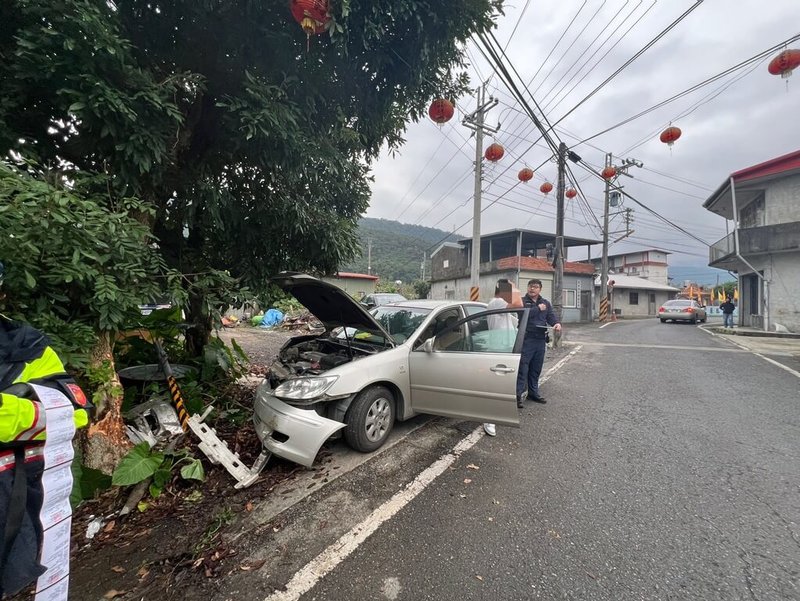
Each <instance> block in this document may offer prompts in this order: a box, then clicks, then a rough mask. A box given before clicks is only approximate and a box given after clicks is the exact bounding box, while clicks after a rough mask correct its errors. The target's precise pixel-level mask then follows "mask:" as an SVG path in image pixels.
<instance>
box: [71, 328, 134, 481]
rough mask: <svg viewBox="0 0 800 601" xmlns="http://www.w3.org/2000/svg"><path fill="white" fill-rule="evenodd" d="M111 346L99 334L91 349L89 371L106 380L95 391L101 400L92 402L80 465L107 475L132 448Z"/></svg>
mask: <svg viewBox="0 0 800 601" xmlns="http://www.w3.org/2000/svg"><path fill="white" fill-rule="evenodd" d="M112 344H113V338H112V334H111V333H110V332H101V333H100V336H99V338H98V341H97V344H96V345H95V348H94V349H92V353H91V356H90V365H91V368H92V369H93V370H96V371H99V372H101V373H103V372H104V373H106V374H107V378H108V380H107V382H104V383H103V384H102V385H101V386H100V388H99V392H101V393H102V398H101V399H99V400H97V402H96V405H97V412H96V415H95V419H94V421H93V422H91V423H90V424H89V428H88V429H87V432H86V437H85V440H84V443H83V463H84V464H85V465H86V466H88V467H91V468H94V469H96V470H100V471H101V472H103V473H104V474H108V475H111V474H112V473H113V471H114V469H115V468H116V467H117V464H118V463H119V461H120V459H122V458H123V457H124V456H125V454H126V453H127V452H128V450H129V449H130V448H131V446H132V445H131V442H130V440H129V439H128V436H127V435H126V433H125V424H124V423H123V421H122V400H123V390H122V385H121V384H120V381H119V377H118V376H117V372H116V370H115V368H114V355H113V353H112Z"/></svg>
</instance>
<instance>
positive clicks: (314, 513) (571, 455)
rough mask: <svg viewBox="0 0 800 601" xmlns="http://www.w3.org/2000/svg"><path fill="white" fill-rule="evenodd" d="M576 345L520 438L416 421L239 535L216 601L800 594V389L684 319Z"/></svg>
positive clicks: (618, 326)
mask: <svg viewBox="0 0 800 601" xmlns="http://www.w3.org/2000/svg"><path fill="white" fill-rule="evenodd" d="M566 341H567V346H566V347H565V349H564V350H562V351H561V353H560V354H558V353H557V354H556V356H554V357H553V359H551V360H549V361H548V364H547V365H546V367H552V366H553V365H554V363H555V360H557V359H561V358H562V357H569V358H568V359H566V360H565V361H564V362H563V364H562V365H561V366H560V368H559V369H558V371H556V372H555V373H553V374H552V375H551V376H550V377H549V379H548V381H547V382H546V383H545V384H544V385H543V386H542V391H543V393H544V394H545V396H546V397H547V398H548V400H549V401H550V402H549V403H548V404H547V405H530V406H528V407H526V409H525V410H524V415H523V420H522V427H521V428H520V429H518V430H517V429H508V428H498V435H497V437H496V438H488V437H482V436H481V435H480V433H479V431H473V429H474V427H475V425H474V424H468V423H463V422H462V423H455V422H452V421H449V420H432V421H430V422H428V423H426V424H424V425H423V426H422V427H420V428H419V429H418V430H417V431H415V432H412V433H411V434H409V436H408V437H407V438H405V439H404V440H403V441H401V442H400V443H398V444H395V445H394V446H393V447H391V448H390V449H387V450H386V451H385V452H383V453H378V454H376V455H374V456H372V458H371V459H370V460H369V461H367V462H366V463H364V464H363V465H360V466H358V467H356V468H355V469H352V471H350V472H348V473H347V474H346V475H344V476H342V477H340V478H337V479H333V480H332V481H331V482H330V483H329V484H327V485H326V486H324V487H322V488H321V489H317V490H316V492H314V493H313V494H312V495H310V496H308V497H307V498H305V499H304V500H303V501H302V502H299V503H296V504H294V505H293V506H292V507H290V508H289V509H287V510H285V511H283V512H282V513H280V514H278V515H277V516H276V515H269V516H268V517H267V518H265V519H264V520H263V521H262V522H260V523H257V524H245V525H243V526H242V530H241V533H240V534H239V537H240V538H239V543H240V547H241V549H242V553H240V555H239V558H238V561H240V562H242V566H244V567H242V569H241V571H239V570H232V571H231V573H230V574H229V576H228V577H226V578H224V579H222V580H221V581H220V582H219V583H218V584H217V590H216V592H215V593H214V594H211V595H210V596H211V597H213V598H219V599H232V598H236V599H267V598H269V599H276V600H277V599H297V598H301V599H304V600H311V599H318V600H331V601H334V600H336V601H338V600H350V599H359V600H361V599H365V600H369V599H375V600H384V599H389V600H415V601H416V600H423V599H432V600H437V601H446V600H451V599H452V600H458V601H463V600H469V599H509V600H512V599H513V600H515V599H520V600H522V599H609V600H612V599H613V600H615V601H619V600H627V599H631V600H633V599H702V600H712V599H720V600H722V599H724V600H735V599H763V600H767V599H769V600H772V599H781V600H783V599H800V491H799V490H798V482H800V478H799V477H798V476H800V412H798V403H800V378H799V377H798V376H797V375H796V374H794V373H792V372H790V371H787V370H786V369H782V368H781V367H780V366H778V365H776V364H774V363H770V362H768V361H766V360H765V359H764V358H762V357H760V356H758V355H756V354H754V353H752V352H750V351H748V350H745V349H742V348H740V347H738V346H735V345H733V344H731V343H730V342H729V341H728V340H726V339H724V338H722V337H715V336H712V335H710V334H709V333H707V332H705V331H703V330H702V329H701V328H698V327H696V326H692V325H672V324H665V325H661V324H659V323H658V322H657V321H656V320H647V321H630V322H617V323H614V324H611V325H610V326H607V327H605V328H602V329H600V328H598V327H597V325H596V324H595V325H591V326H581V327H575V328H572V329H571V330H570V332H569V333H568V335H567V337H566ZM570 350H571V351H572V352H573V354H572V355H568V354H567V351H570ZM465 437H466V438H467V439H468V441H467V444H463V443H462V447H460V448H459V449H458V450H457V451H456V452H455V453H454V452H453V451H452V449H453V447H454V446H455V445H456V444H457V443H458V442H459V441H462V440H463V439H464V438H465ZM460 449H463V450H460ZM437 459H439V462H438V463H436V461H437ZM432 464H433V466H434V468H436V466H438V468H441V469H438V468H437V473H435V474H434V475H433V476H432V477H431V478H430V479H428V478H427V476H423V477H422V478H419V477H418V476H419V474H420V473H422V474H428V475H430V474H429V473H430V470H431V468H430V467H429V466H431V465H432ZM326 469H329V468H326ZM426 470H427V471H426ZM321 473H322V472H321ZM312 477H313V476H312ZM415 478H417V479H416V480H415ZM279 492H280V491H276V494H277V493H279ZM412 493H413V494H412ZM404 495H405V496H404ZM310 562H311V563H310ZM253 566H256V567H255V568H254V567H253Z"/></svg>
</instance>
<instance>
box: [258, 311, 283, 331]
mask: <svg viewBox="0 0 800 601" xmlns="http://www.w3.org/2000/svg"><path fill="white" fill-rule="evenodd" d="M282 321H283V313H281V312H280V311H278V310H277V309H269V310H268V311H267V312H266V313H264V319H262V320H261V324H260V325H261V327H262V328H271V327H273V326H277V325H278V324H279V323H281V322H282Z"/></svg>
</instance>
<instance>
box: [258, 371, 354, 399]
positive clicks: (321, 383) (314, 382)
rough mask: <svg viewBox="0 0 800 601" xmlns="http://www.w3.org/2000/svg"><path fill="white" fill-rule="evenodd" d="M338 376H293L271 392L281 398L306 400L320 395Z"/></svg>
mask: <svg viewBox="0 0 800 601" xmlns="http://www.w3.org/2000/svg"><path fill="white" fill-rule="evenodd" d="M338 379H339V376H319V377H316V378H295V379H293V380H287V381H286V382H284V383H283V384H281V385H280V386H278V387H277V388H276V389H275V390H273V391H272V394H273V395H274V396H276V397H279V398H282V399H294V400H307V399H315V398H317V397H319V396H322V395H323V394H324V393H325V391H326V390H328V388H330V387H331V386H333V383H334V382H335V381H336V380H338Z"/></svg>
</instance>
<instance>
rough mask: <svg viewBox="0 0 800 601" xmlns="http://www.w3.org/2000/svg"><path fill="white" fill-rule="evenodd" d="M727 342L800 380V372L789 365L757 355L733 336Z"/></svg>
mask: <svg viewBox="0 0 800 601" xmlns="http://www.w3.org/2000/svg"><path fill="white" fill-rule="evenodd" d="M700 329H701V330H703V331H704V332H707V333H708V334H711V335H712V336H715V337H720V335H719V334H717V333H716V332H712V331H711V330H706V329H705V328H700ZM725 340H728V341H730V342H732V343H733V344H735V345H736V346H738V347H739V348H741V349H744V351H746V352H748V353H753V354H754V355H755V356H756V357H761V358H762V359H763V360H764V361H769V362H770V363H772V364H773V365H777V366H778V367H780V368H781V369H784V370H786V371H788V372H789V373H790V374H792V375H793V376H795V377H798V378H800V372H798V371H797V370H795V369H792V368H791V367H789V366H788V365H784V364H783V363H780V362H778V361H775V360H774V359H770V358H769V357H765V356H764V355H762V354H761V353H757V352H755V351H754V350H753V349H751V348H748V347H747V346H745V345H744V344H741V343H740V342H738V341H737V340H735V337H733V336H731V337H730V338H728V337H726V338H725Z"/></svg>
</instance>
